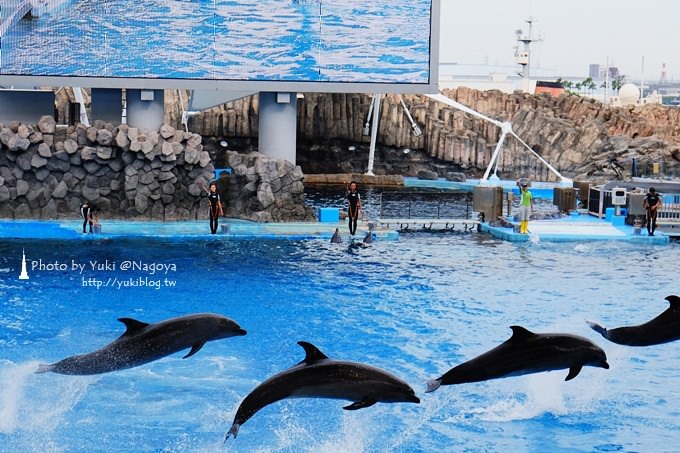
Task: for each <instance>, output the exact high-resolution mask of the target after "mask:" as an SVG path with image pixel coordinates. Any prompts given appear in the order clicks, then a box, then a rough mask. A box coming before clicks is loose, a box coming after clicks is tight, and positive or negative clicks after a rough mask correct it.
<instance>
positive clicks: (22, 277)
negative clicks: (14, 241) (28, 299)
mask: <svg viewBox="0 0 680 453" xmlns="http://www.w3.org/2000/svg"><path fill="white" fill-rule="evenodd" d="M28 279H29V277H28V272H26V253H25V252H24V250H23V249H22V250H21V274H19V280H28Z"/></svg>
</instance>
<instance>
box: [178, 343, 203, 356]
mask: <svg viewBox="0 0 680 453" xmlns="http://www.w3.org/2000/svg"><path fill="white" fill-rule="evenodd" d="M204 344H205V341H199V342H198V343H194V345H193V346H192V347H191V351H189V353H188V354H187V355H185V356H184V357H182V358H183V359H187V358H189V357H191V356H192V355H194V354H196V353H197V352H198V351H200V350H201V348H202V347H203V345H204Z"/></svg>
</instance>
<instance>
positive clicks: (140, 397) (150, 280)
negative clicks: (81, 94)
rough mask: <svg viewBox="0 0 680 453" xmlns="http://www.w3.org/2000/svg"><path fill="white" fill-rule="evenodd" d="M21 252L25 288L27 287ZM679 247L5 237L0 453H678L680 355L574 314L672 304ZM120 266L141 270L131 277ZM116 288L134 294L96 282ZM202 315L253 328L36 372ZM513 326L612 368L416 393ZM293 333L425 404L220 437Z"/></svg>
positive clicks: (270, 414)
mask: <svg viewBox="0 0 680 453" xmlns="http://www.w3.org/2000/svg"><path fill="white" fill-rule="evenodd" d="M22 250H25V254H26V260H27V271H28V274H29V276H30V279H29V280H19V279H18V276H19V273H20V270H21V257H22ZM679 252H680V250H679V248H678V245H677V243H671V244H670V245H668V246H663V247H659V246H639V245H638V246H631V245H629V244H618V243H597V244H588V243H584V244H564V243H555V244H548V243H538V244H532V243H526V244H522V245H516V244H510V243H506V242H502V241H498V240H495V239H493V238H491V237H490V236H487V235H484V234H480V233H466V234H462V233H461V234H456V233H446V234H434V233H416V234H402V235H401V237H400V240H399V241H384V242H376V243H374V244H372V245H371V246H370V247H368V248H360V249H356V248H354V249H350V248H348V246H347V244H346V243H345V244H330V243H328V241H326V240H306V241H286V240H268V241H252V240H238V241H229V240H224V239H222V238H219V237H210V236H209V235H206V236H205V237H197V236H192V237H190V238H186V239H182V238H181V237H177V238H175V239H170V238H165V239H158V240H156V239H152V238H137V239H125V238H114V239H110V240H100V241H98V240H92V241H79V240H66V241H35V240H28V239H13V240H11V241H9V240H0V351H1V352H0V388H1V389H2V393H0V445H2V447H1V448H0V449H2V451H11V452H32V451H41V452H92V451H101V452H128V451H134V452H211V451H230V452H270V451H279V452H384V451H395V452H439V451H475V452H476V451H511V450H514V451H536V452H539V451H557V452H573V451H584V452H585V451H587V452H590V451H678V447H677V440H678V438H680V423H679V422H678V420H680V393H679V392H678V390H677V377H678V373H679V371H680V348H679V344H678V343H670V344H665V345H659V346H653V347H646V348H627V347H623V346H619V345H615V344H612V343H608V342H606V340H604V339H603V338H601V337H599V336H598V335H597V334H596V333H595V332H593V331H591V330H590V329H589V328H588V327H587V326H586V324H585V322H584V320H585V319H589V320H593V321H598V322H601V323H602V324H604V325H607V326H610V327H615V326H620V325H626V324H637V323H641V322H644V321H646V320H649V319H651V318H653V317H654V316H656V315H658V314H659V313H661V312H662V311H663V310H665V309H666V308H667V302H666V301H664V300H663V299H664V297H665V296H667V295H669V294H673V293H680V290H679V289H678V287H677V284H676V278H677V260H678V256H680V255H679ZM107 260H108V261H107ZM90 261H97V263H98V264H103V263H106V265H104V266H102V268H101V269H100V270H92V269H91V268H90V264H89V262H90ZM128 261H129V262H134V263H138V264H140V265H144V264H146V265H147V266H146V268H147V270H145V271H144V270H124V269H123V268H124V267H125V266H126V264H124V263H127V262H128ZM74 262H75V263H77V264H84V265H85V266H86V268H85V270H84V271H83V272H82V274H81V273H79V271H77V270H74V269H73V263H74ZM50 265H51V267H50ZM152 265H154V266H152ZM64 266H65V268H63V270H59V269H60V268H62V267H64ZM107 266H108V268H107ZM112 267H113V268H115V270H111V269H112ZM152 267H153V268H154V270H152ZM110 278H116V279H117V281H122V282H131V283H130V284H128V285H124V286H121V287H120V288H116V287H112V286H109V287H100V288H99V289H97V288H96V287H94V286H92V282H95V281H108V279H110ZM166 280H167V282H166ZM141 281H144V284H145V286H139V282H141ZM132 282H137V286H134V285H133V286H130V285H132ZM156 284H158V286H156ZM195 312H215V313H221V314H224V315H226V316H229V317H231V318H233V319H234V320H236V321H237V322H238V323H240V324H241V326H242V327H243V328H245V329H246V330H247V331H248V335H247V336H245V337H236V338H230V339H226V340H220V341H217V342H210V343H208V344H206V345H205V346H204V347H203V349H202V350H201V351H200V352H198V353H197V354H196V355H195V356H193V357H191V358H188V359H182V358H181V357H182V356H183V355H184V354H175V355H172V356H170V357H167V358H164V359H161V360H158V361H156V362H153V363H150V364H147V365H144V366H140V367H137V368H133V369H129V370H125V371H119V372H113V373H108V374H103V375H98V376H86V377H83V376H63V375H58V374H52V373H48V374H40V375H36V374H33V371H34V370H35V369H36V367H37V364H38V363H46V362H47V363H51V362H54V361H57V360H60V359H62V358H64V357H66V356H69V355H73V354H78V353H84V352H88V351H91V350H94V349H97V348H99V347H101V346H103V345H104V344H106V343H108V342H110V341H112V340H114V339H115V338H116V337H118V336H119V335H120V334H121V333H122V332H123V325H122V324H120V323H119V322H117V321H116V319H117V318H119V317H132V318H136V319H139V320H142V321H147V322H154V321H159V320H163V319H167V318H170V317H175V316H179V315H183V314H187V313H195ZM513 324H519V325H522V326H525V327H527V328H529V329H532V330H534V331H537V332H547V331H553V332H554V331H557V332H568V333H574V334H578V335H583V336H585V337H587V338H589V339H591V340H592V341H594V342H595V343H597V344H598V345H600V346H601V347H603V348H604V349H605V351H606V352H607V355H608V360H609V363H610V365H611V368H610V369H609V370H604V369H600V368H592V367H585V368H584V369H583V371H581V374H580V375H579V376H577V377H576V378H575V379H573V380H572V381H569V382H564V378H565V376H566V374H567V371H566V370H565V371H556V372H551V373H543V374H537V375H532V376H524V377H515V378H507V379H500V380H494V381H487V382H481V383H475V384H464V385H458V386H448V387H442V388H441V389H439V390H437V391H436V392H435V393H431V394H425V393H424V390H425V382H426V381H427V380H428V379H431V378H434V377H438V376H439V375H441V374H442V373H443V372H445V371H447V370H448V369H449V368H451V367H452V366H454V365H456V364H459V363H461V362H463V361H465V360H468V359H470V358H472V357H474V356H477V355H478V354H480V353H482V352H485V351H486V350H488V349H490V348H492V347H495V346H496V345H498V344H499V343H501V342H502V341H504V340H506V339H507V338H508V337H509V336H510V329H509V328H508V326H510V325H513ZM298 340H306V341H310V342H312V343H314V344H315V345H317V346H318V347H319V348H320V349H321V350H322V351H324V352H325V353H326V354H327V355H328V356H330V357H332V358H337V359H343V360H351V361H357V362H362V363H367V364H370V365H373V366H377V367H380V368H383V369H386V370H388V371H390V372H392V373H394V374H396V375H397V376H399V377H401V378H402V379H404V380H406V381H407V382H408V383H410V384H411V385H412V386H413V387H414V389H415V390H416V393H417V394H418V395H419V397H420V398H421V403H420V404H419V405H416V404H406V403H403V404H376V405H375V406H373V407H370V408H366V409H362V410H359V411H343V410H342V406H344V405H346V404H347V403H346V402H344V401H337V400H322V399H300V400H285V401H282V402H279V403H275V404H272V405H270V406H267V407H266V408H264V409H263V410H262V411H260V412H259V413H257V414H255V416H254V417H253V418H252V419H250V420H249V421H248V422H247V423H245V424H244V425H243V426H242V427H241V430H240V432H239V435H238V437H237V438H236V439H233V438H232V439H229V440H227V442H226V444H224V445H223V439H224V435H225V433H226V432H227V430H228V429H229V427H230V426H231V422H232V420H233V417H234V414H235V413H236V409H237V408H238V406H239V404H240V402H241V401H242V399H243V398H244V397H245V396H246V395H247V394H248V393H249V392H250V391H251V390H252V389H253V388H255V386H257V385H258V384H259V383H260V382H262V381H263V380H264V379H266V378H267V377H269V376H271V375H273V374H275V373H277V372H279V371H282V370H284V369H286V368H288V367H290V366H292V365H293V364H296V363H298V362H299V361H300V360H302V358H303V356H304V355H303V351H302V349H301V348H300V347H299V346H297V345H296V342H297V341H298Z"/></svg>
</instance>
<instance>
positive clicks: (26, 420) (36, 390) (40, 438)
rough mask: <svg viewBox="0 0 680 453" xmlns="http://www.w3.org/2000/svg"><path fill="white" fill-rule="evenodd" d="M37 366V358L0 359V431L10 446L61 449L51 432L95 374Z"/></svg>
mask: <svg viewBox="0 0 680 453" xmlns="http://www.w3.org/2000/svg"><path fill="white" fill-rule="evenodd" d="M37 368H38V362H24V363H20V364H15V363H13V362H10V361H3V362H0V388H2V389H3V391H2V393H1V394H0V434H2V435H6V438H5V442H6V443H7V442H8V441H9V444H10V445H9V446H10V447H12V448H20V449H32V448H35V449H37V450H40V451H60V450H59V448H58V447H57V446H56V445H55V443H54V441H53V440H52V437H53V436H54V432H55V431H56V430H57V428H58V427H59V426H60V424H62V423H63V421H64V418H65V414H67V413H68V412H70V411H71V410H72V408H73V407H74V406H75V405H76V404H77V403H78V402H80V401H81V400H82V398H83V396H84V395H85V394H86V391H87V388H88V387H89V385H90V384H91V383H92V382H94V378H83V377H81V376H78V377H75V378H74V377H73V376H61V375H54V374H52V373H48V374H35V370H36V369H37ZM15 442H16V443H15Z"/></svg>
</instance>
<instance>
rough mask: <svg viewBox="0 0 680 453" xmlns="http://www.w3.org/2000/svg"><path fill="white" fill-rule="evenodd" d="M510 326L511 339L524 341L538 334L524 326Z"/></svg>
mask: <svg viewBox="0 0 680 453" xmlns="http://www.w3.org/2000/svg"><path fill="white" fill-rule="evenodd" d="M510 328H511V329H512V337H510V341H522V340H526V339H527V338H530V337H533V336H534V335H536V334H535V333H533V332H532V331H530V330H528V329H525V328H524V327H522V326H510Z"/></svg>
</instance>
